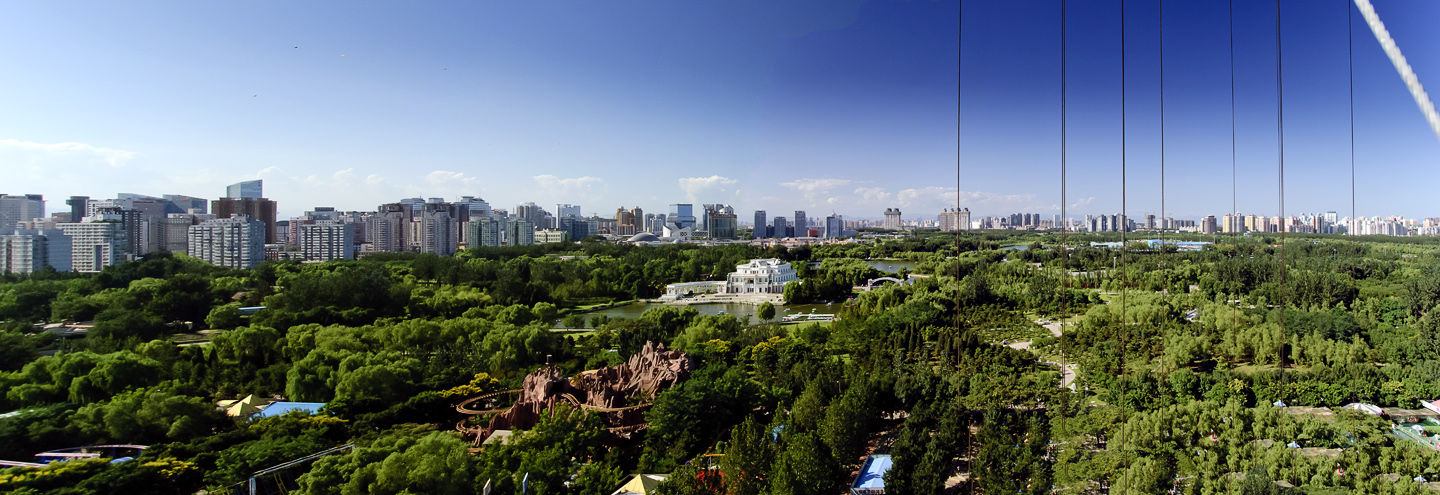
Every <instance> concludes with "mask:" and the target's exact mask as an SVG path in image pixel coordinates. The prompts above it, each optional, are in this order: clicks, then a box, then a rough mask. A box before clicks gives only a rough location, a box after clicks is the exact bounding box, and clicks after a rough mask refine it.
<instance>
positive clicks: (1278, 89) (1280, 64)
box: [1275, 0, 1290, 372]
mask: <svg viewBox="0 0 1440 495" xmlns="http://www.w3.org/2000/svg"><path fill="white" fill-rule="evenodd" d="M1282 41H1283V40H1282V38H1281V36H1280V0H1275V129H1276V134H1277V135H1278V137H1279V144H1280V146H1279V149H1280V224H1281V227H1282V228H1281V229H1280V286H1279V287H1278V289H1279V291H1280V294H1279V295H1280V369H1281V371H1282V372H1283V371H1284V369H1285V361H1286V359H1285V354H1286V352H1285V278H1286V272H1288V271H1290V269H1289V267H1287V266H1286V265H1285V231H1287V230H1290V222H1289V220H1288V219H1286V218H1285V70H1284V68H1285V59H1284V52H1285V50H1284V45H1283V43H1282Z"/></svg>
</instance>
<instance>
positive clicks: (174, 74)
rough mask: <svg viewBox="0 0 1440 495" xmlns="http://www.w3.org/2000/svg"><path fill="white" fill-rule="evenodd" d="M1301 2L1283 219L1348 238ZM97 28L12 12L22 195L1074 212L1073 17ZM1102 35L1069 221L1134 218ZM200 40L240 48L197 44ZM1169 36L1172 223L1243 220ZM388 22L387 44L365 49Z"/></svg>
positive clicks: (1217, 99)
mask: <svg viewBox="0 0 1440 495" xmlns="http://www.w3.org/2000/svg"><path fill="white" fill-rule="evenodd" d="M1072 3H1073V2H1072ZM1269 5H1270V4H1265V5H1260V4H1250V3H1242V4H1240V5H1237V6H1236V14H1235V18H1236V22H1235V29H1236V40H1235V43H1236V53H1237V58H1236V59H1235V66H1236V96H1237V106H1238V110H1239V113H1238V114H1237V116H1236V120H1237V127H1236V132H1237V133H1238V134H1239V139H1238V140H1237V143H1236V148H1237V150H1236V155H1237V156H1236V159H1237V165H1236V166H1237V168H1238V171H1237V173H1236V176H1237V177H1236V181H1235V183H1234V185H1233V187H1234V188H1235V191H1236V196H1237V198H1236V199H1235V201H1236V203H1237V205H1236V207H1234V208H1233V209H1234V210H1239V211H1242V212H1265V213H1268V214H1272V215H1273V214H1275V213H1277V212H1278V208H1279V206H1278V204H1277V203H1278V201H1277V195H1276V192H1275V189H1276V185H1277V184H1276V176H1277V173H1276V172H1277V170H1276V150H1275V135H1274V134H1275V133H1274V130H1275V122H1274V118H1275V103H1276V101H1275V98H1274V90H1275V81H1274V76H1275V67H1274V61H1273V59H1274V55H1275V54H1274V36H1275V33H1274V17H1273V10H1272V9H1271V8H1270V7H1269ZM1307 5H1308V4H1307ZM1300 6H1302V4H1301V3H1299V2H1294V1H1287V2H1284V3H1282V7H1283V8H1284V13H1285V16H1286V17H1285V18H1284V26H1285V28H1284V29H1285V31H1284V40H1285V49H1286V56H1285V66H1284V67H1285V75H1286V78H1285V91H1286V93H1285V96H1286V100H1285V108H1286V114H1287V115H1288V116H1289V117H1290V119H1289V120H1288V121H1287V124H1286V145H1287V146H1286V150H1287V158H1286V160H1287V164H1288V165H1289V168H1291V171H1292V174H1290V175H1289V176H1288V177H1287V183H1286V186H1287V189H1286V190H1287V198H1286V199H1287V202H1286V205H1285V208H1286V210H1287V211H1297V212H1298V211H1311V212H1313V211H1328V210H1337V211H1344V212H1346V213H1347V214H1348V213H1349V208H1348V205H1346V204H1343V203H1346V202H1348V201H1341V200H1338V198H1340V197H1343V196H1347V195H1348V193H1349V190H1350V181H1349V160H1348V157H1349V147H1348V134H1349V113H1348V107H1349V105H1348V99H1347V90H1348V74H1349V73H1348V71H1347V70H1346V69H1347V66H1346V56H1347V51H1346V50H1347V48H1346V39H1347V36H1348V35H1349V34H1351V33H1347V31H1346V29H1345V22H1346V17H1345V16H1346V12H1345V10H1343V9H1341V8H1340V6H1339V5H1338V4H1337V5H1336V6H1335V8H1333V9H1307V8H1299V7H1300ZM88 7H89V8H86V9H74V8H67V7H66V6H53V5H47V4H37V5H25V6H20V7H19V8H18V9H17V12H16V15H14V16H10V17H9V18H8V19H9V20H0V26H4V27H5V28H6V29H0V39H4V40H6V41H10V42H12V44H18V43H21V42H22V40H23V42H24V43H25V45H26V46H36V47H38V48H37V49H35V50H33V51H27V52H25V53H22V54H18V55H17V57H15V58H13V59H10V60H7V61H0V67H3V68H4V69H5V70H6V71H7V74H13V75H14V77H10V78H7V79H6V80H5V81H0V88H3V89H5V90H7V91H9V93H10V94H15V95H21V96H24V98H15V99H12V100H10V101H6V102H0V111H5V112H6V114H7V115H12V116H14V118H12V119H7V121H6V122H3V123H0V164H4V168H5V169H7V171H10V172H12V173H10V174H9V177H8V178H9V180H7V186H6V188H7V189H9V191H8V192H9V193H10V194H26V193H38V194H43V195H45V196H46V197H47V198H52V201H53V199H58V198H64V197H67V196H70V195H88V196H92V197H97V198H105V197H112V196H113V195H114V194H115V193H118V192H136V193H141V194H148V195H157V196H158V195H160V194H164V193H167V192H169V193H180V194H188V195H197V197H205V198H215V197H219V196H220V194H219V193H217V192H216V191H223V188H224V187H225V186H226V185H228V184H232V183H236V182H240V181H244V180H256V179H263V180H265V181H266V182H267V186H268V189H269V191H270V193H269V196H271V199H275V200H276V201H277V202H278V203H279V205H280V210H279V215H278V216H279V217H281V218H288V217H290V216H294V215H298V214H299V213H300V212H302V211H304V210H305V209H308V208H310V207H313V206H321V205H325V206H334V207H336V208H340V209H345V210H369V209H373V208H374V206H375V205H378V204H382V203H385V202H389V201H393V200H394V199H397V198H406V197H416V196H419V197H445V198H456V197H459V196H462V195H472V196H479V197H482V198H485V199H486V200H487V201H489V202H491V203H492V204H494V205H497V206H499V207H502V208H508V207H510V206H512V205H516V204H520V203H523V202H531V201H533V202H536V203H538V204H551V205H553V204H557V203H579V204H582V205H594V208H595V209H593V210H591V211H606V210H608V209H611V208H614V207H616V206H620V205H634V204H641V205H649V206H651V207H656V206H663V205H666V204H670V203H676V202H681V201H688V202H691V203H693V204H701V203H705V202H725V203H729V204H732V205H734V206H735V207H736V210H737V211H742V212H748V211H753V210H760V209H763V210H769V211H775V212H780V211H791V210H796V209H805V210H808V211H814V212H825V213H828V212H830V211H835V212H836V213H839V214H841V215H845V216H847V217H850V218H864V217H872V216H873V215H876V214H877V213H876V212H879V211H883V210H884V209H885V208H888V207H899V208H902V209H904V210H907V211H915V212H917V213H919V212H927V213H926V214H927V215H933V214H936V213H938V212H939V211H940V210H941V209H942V208H944V207H953V206H956V204H957V202H956V196H957V195H958V196H959V197H960V201H959V202H958V204H959V205H960V206H962V207H968V208H970V210H971V211H972V212H974V214H975V215H977V216H980V215H1002V214H1008V213H1010V212H1013V211H1035V212H1041V213H1046V214H1050V213H1059V210H1060V204H1059V203H1060V195H1059V190H1058V189H1059V180H1058V167H1059V96H1060V92H1059V77H1058V75H1059V72H1058V68H1059V55H1060V53H1059V38H1058V33H1059V10H1058V4H1052V3H1043V4H1042V3H1035V2H1004V3H994V4H974V3H972V6H967V7H966V12H965V16H966V19H967V20H966V21H965V22H964V28H965V31H964V36H963V37H964V49H963V51H962V50H961V46H960V45H959V44H958V43H957V42H956V40H957V39H958V38H959V35H960V25H959V23H958V22H956V19H957V16H958V15H959V13H960V12H959V9H958V5H957V4H953V3H947V2H932V3H923V2H922V3H903V4H902V3H894V2H873V3H867V4H863V5H861V4H854V5H843V6H836V5H831V4H818V3H817V4H795V5H792V6H790V8H788V9H786V8H780V7H776V6H770V5H768V4H763V3H743V2H742V3H733V4H727V5H725V6H712V7H711V8H712V10H710V11H704V9H698V10H699V11H697V10H690V9H684V8H681V7H677V6H655V5H652V4H648V3H643V2H619V3H615V4H611V5H607V6H605V7H604V8H601V7H597V6H585V5H575V6H572V7H573V8H571V9H546V8H544V7H541V6H532V5H486V6H474V5H437V6H431V7H428V8H415V9H402V10H399V11H392V10H391V9H387V8H385V7H383V6H379V5H370V4H362V5H357V6H346V7H345V8H340V7H337V6H333V5H332V6H326V5H307V6H301V7H295V8H293V9H292V8H290V7H287V11H292V10H293V12H290V13H291V14H292V16H290V17H286V18H279V17H276V16H270V15H267V14H265V13H264V11H265V10H266V8H265V6H263V5H262V6H260V7H258V8H257V9H256V10H254V11H244V12H235V11H232V10H230V9H229V8H228V7H223V6H205V5H188V6H185V7H183V8H179V9H158V8H156V7H153V6H152V7H146V6H139V7H135V8H128V7H127V8H120V7H115V6H107V5H104V4H94V5H90V6H88ZM1155 7H1156V5H1155V4H1154V3H1149V2H1129V3H1127V14H1128V15H1129V19H1130V21H1129V24H1128V25H1127V30H1126V31H1127V36H1128V38H1127V43H1126V46H1127V52H1126V62H1127V64H1128V65H1127V67H1126V71H1125V72H1126V81H1127V82H1128V83H1127V84H1126V88H1127V91H1128V92H1127V96H1126V101H1125V105H1126V109H1127V112H1126V118H1127V128H1128V135H1127V136H1126V137H1125V138H1126V140H1127V144H1128V146H1129V149H1128V156H1127V166H1128V169H1127V170H1128V171H1129V177H1127V180H1128V181H1129V183H1128V188H1127V190H1126V192H1127V194H1128V196H1129V201H1128V208H1127V209H1126V210H1127V212H1128V213H1129V214H1130V215H1132V216H1139V215H1142V214H1144V213H1147V212H1153V213H1156V214H1158V213H1159V210H1160V209H1161V208H1160V204H1159V200H1158V192H1159V187H1158V182H1157V179H1158V170H1159V166H1158V165H1159V163H1158V162H1159V160H1158V159H1159V156H1160V155H1159V138H1158V134H1157V131H1158V124H1159V123H1160V121H1159V109H1160V107H1159V103H1158V96H1159V92H1158V89H1159V86H1158V76H1159V73H1160V71H1159V67H1158V62H1159V61H1160V58H1159V56H1158V51H1157V46H1156V45H1157V43H1156V41H1158V40H1159V32H1158V27H1159V25H1158V22H1157V21H1158V20H1159V17H1158V12H1157V11H1156V9H1155ZM1376 9H1377V11H1378V12H1379V14H1380V16H1381V17H1382V18H1383V19H1384V20H1385V22H1386V23H1387V26H1388V28H1389V30H1390V32H1391V34H1392V35H1393V36H1394V37H1395V39H1396V42H1397V43H1398V45H1399V46H1400V47H1401V48H1402V49H1403V50H1404V51H1405V52H1406V54H1407V55H1408V57H1409V59H1410V60H1411V62H1412V65H1414V69H1415V71H1416V73H1417V75H1418V77H1419V79H1420V80H1421V81H1422V82H1423V81H1436V80H1440V64H1436V63H1434V62H1433V61H1434V60H1440V48H1437V47H1440V33H1437V32H1435V31H1434V30H1431V29H1428V27H1427V23H1426V20H1427V19H1434V18H1437V17H1440V6H1436V5H1434V4H1424V3H1420V4H1417V3H1405V2H1398V1H1378V2H1376ZM336 10H341V11H343V12H344V15H343V16H341V19H340V20H338V21H333V22H332V18H333V17H334V14H335V11H336ZM759 13H765V14H768V16H761V15H757V14H759ZM1118 13H1119V12H1118V2H1117V3H1116V4H1115V5H1110V4H1108V3H1107V4H1103V5H1102V4H1079V3H1074V4H1073V5H1070V6H1069V20H1070V35H1069V37H1068V40H1069V46H1068V57H1069V59H1068V64H1069V67H1070V78H1069V95H1068V96H1069V99H1070V101H1069V104H1070V107H1069V108H1070V110H1069V119H1070V125H1069V129H1070V136H1069V139H1070V153H1069V156H1068V162H1069V163H1068V166H1069V178H1070V179H1069V180H1070V182H1069V186H1068V200H1069V202H1070V203H1071V204H1070V205H1067V206H1068V207H1067V210H1068V211H1067V214H1068V215H1069V216H1075V215H1076V214H1084V213H1086V212H1095V213H1099V212H1106V213H1109V212H1116V211H1120V210H1121V208H1120V204H1119V198H1118V196H1119V192H1120V191H1119V187H1118V182H1119V175H1118V169H1119V165H1120V156H1119V155H1120V153H1119V151H1120V142H1121V136H1120V122H1119V120H1120V119H1119V108H1120V107H1121V99H1120V97H1119V92H1120V78H1119V75H1120V68H1119V61H1120V57H1119V20H1118V17H1119V16H1118V15H1117V14H1118ZM214 16H238V18H237V20H239V21H244V22H236V23H234V24H233V25H222V26H214V27H213V29H207V30H199V29H197V28H195V27H194V26H198V25H208V24H206V23H205V22H204V19H208V18H211V17H214ZM452 17H453V18H455V19H463V20H465V21H466V22H472V21H475V20H476V19H483V20H484V22H483V23H484V24H485V26H483V27H484V29H473V30H464V31H462V30H459V29H457V28H456V26H457V24H454V22H456V21H451V20H449V18H452ZM1165 18H1166V21H1165V25H1166V31H1165V33H1166V36H1165V42H1166V45H1165V51H1166V55H1167V57H1169V58H1170V60H1169V62H1168V63H1167V64H1166V66H1165V74H1166V76H1167V77H1166V86H1165V88H1166V96H1167V97H1168V98H1167V100H1166V107H1165V109H1166V111H1167V114H1166V121H1165V122H1166V125H1167V140H1166V146H1167V148H1166V149H1167V153H1166V155H1165V156H1166V159H1167V162H1166V167H1167V169H1166V170H1167V188H1166V192H1167V202H1166V205H1165V209H1166V214H1167V216H1173V217H1177V218H1182V217H1183V218H1199V217H1203V216H1204V215H1207V214H1213V213H1216V212H1226V211H1230V210H1232V208H1231V207H1230V206H1229V203H1230V200H1231V198H1230V195H1229V194H1226V193H1228V192H1229V191H1230V190H1231V187H1232V184H1231V181H1230V180H1229V179H1230V174H1229V172H1230V171H1229V170H1228V169H1229V168H1230V156H1229V153H1228V148H1229V147H1230V131H1231V128H1230V114H1229V109H1228V105H1227V103H1229V102H1228V98H1229V83H1228V81H1229V80H1228V74H1229V63H1230V60H1229V55H1228V53H1229V52H1228V46H1229V45H1228V40H1227V39H1226V37H1225V35H1226V33H1227V32H1228V31H1227V29H1228V21H1227V19H1228V12H1226V11H1225V10H1223V9H1217V8H1215V7H1214V6H1209V5H1179V4H1176V5H1173V6H1169V7H1168V8H1167V10H1166V16H1165ZM22 19H23V21H22ZM498 19H503V20H504V21H505V22H499V21H498ZM976 19H979V20H976ZM716 20H719V21H720V22H716ZM981 20H983V22H982V21H981ZM1350 20H1351V22H1352V25H1353V27H1354V31H1353V35H1354V42H1353V47H1354V60H1355V72H1354V74H1355V88H1356V92H1355V97H1356V101H1355V106H1356V114H1355V119H1356V124H1355V133H1356V162H1357V163H1356V176H1357V177H1356V182H1355V189H1356V194H1357V203H1358V204H1357V213H1358V214H1359V215H1361V216H1377V215H1379V216H1383V215H1392V214H1399V215H1402V216H1407V217H1424V216H1427V215H1432V214H1433V213H1431V212H1429V211H1426V208H1427V207H1428V206H1429V205H1427V204H1425V202H1424V198H1423V195H1411V194H1394V190H1395V189H1396V188H1397V187H1404V184H1407V183H1408V184H1423V183H1428V182H1434V181H1435V180H1437V179H1440V171H1437V170H1435V169H1434V167H1430V166H1428V165H1429V164H1430V163H1433V158H1434V157H1435V156H1436V155H1437V154H1440V143H1437V142H1436V140H1435V138H1434V136H1432V135H1430V132H1429V129H1428V128H1427V127H1426V125H1425V122H1424V119H1423V117H1422V116H1421V115H1420V114H1419V112H1417V111H1416V110H1415V105H1414V103H1413V101H1411V100H1410V96H1409V94H1408V92H1407V91H1406V88H1405V86H1404V84H1403V83H1402V82H1401V81H1400V78H1399V77H1398V76H1397V75H1396V73H1395V70H1394V69H1393V68H1392V67H1391V66H1390V65H1389V62H1388V60H1387V59H1386V57H1385V54H1384V53H1383V52H1382V51H1381V50H1380V48H1379V46H1378V44H1377V43H1376V42H1375V39H1374V37H1373V36H1371V34H1370V33H1369V31H1368V29H1367V28H1366V26H1365V24H1364V21H1363V20H1362V19H1361V17H1360V15H1359V14H1358V13H1355V14H1354V15H1353V16H1352V18H1351V19H1350ZM492 24H493V25H492ZM242 26H243V27H242ZM377 26H384V27H385V28H386V31H385V32H386V33H388V34H387V35H385V36H372V33H373V31H374V30H375V28H376V27H377ZM617 32H624V33H626V34H616V33H617ZM181 40H183V42H181ZM501 47H504V49H501ZM342 55H344V56H343V57H342ZM958 59H963V61H961V60H958ZM662 60H663V61H664V62H663V63H662V62H657V61H662ZM62 61H63V62H62ZM94 71H100V72H104V73H106V74H107V75H108V76H109V77H107V78H104V80H103V81H102V80H99V79H96V78H94V77H91V76H90V74H91V73H92V72H94ZM957 86H958V87H959V88H960V93H959V94H958V95H957V94H956V88H957ZM957 108H958V111H959V112H960V124H959V125H960V128H959V134H960V138H959V143H958V148H959V177H958V179H959V183H960V188H959V192H957V190H956V189H955V186H954V185H953V184H954V182H955V180H956V179H957V177H956V169H955V167H956V150H957V142H956V131H957V129H956V120H955V115H956V112H957ZM657 172H659V173H657ZM62 174H63V175H62ZM62 177H63V180H62ZM1398 177H1404V178H1405V180H1404V182H1403V183H1397V181H1396V180H1395V179H1396V178H1398ZM1336 203H1341V204H1336ZM51 208H52V209H56V208H58V207H56V206H54V205H52V206H51ZM587 208H589V207H587ZM931 212H933V213H931ZM821 216H823V215H817V216H816V218H818V217H821Z"/></svg>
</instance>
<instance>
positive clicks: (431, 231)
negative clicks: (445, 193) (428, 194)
mask: <svg viewBox="0 0 1440 495" xmlns="http://www.w3.org/2000/svg"><path fill="white" fill-rule="evenodd" d="M454 209H455V208H452V207H451V205H450V204H449V203H426V204H425V208H424V210H423V211H422V212H421V214H420V218H419V219H417V221H418V222H420V229H419V233H420V237H419V240H420V252H422V253H435V254H438V255H441V256H448V255H452V254H455V249H456V245H455V244H456V241H457V240H458V239H459V232H458V230H457V229H458V227H459V225H460V222H459V219H458V218H456V215H454V213H456V212H455V211H452V210H454Z"/></svg>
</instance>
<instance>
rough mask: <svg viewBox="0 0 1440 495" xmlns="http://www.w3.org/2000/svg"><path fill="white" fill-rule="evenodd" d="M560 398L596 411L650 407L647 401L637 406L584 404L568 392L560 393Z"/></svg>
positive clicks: (617, 410) (582, 407)
mask: <svg viewBox="0 0 1440 495" xmlns="http://www.w3.org/2000/svg"><path fill="white" fill-rule="evenodd" d="M560 398H562V399H565V400H567V401H570V403H571V404H574V405H575V406H576V407H579V408H581V409H584V410H587V411H596V412H620V411H629V410H632V409H640V408H643V407H650V403H648V402H647V403H644V404H640V405H638V406H626V407H600V406H592V405H590V404H586V403H584V402H580V400H579V399H576V398H575V396H573V395H570V394H560Z"/></svg>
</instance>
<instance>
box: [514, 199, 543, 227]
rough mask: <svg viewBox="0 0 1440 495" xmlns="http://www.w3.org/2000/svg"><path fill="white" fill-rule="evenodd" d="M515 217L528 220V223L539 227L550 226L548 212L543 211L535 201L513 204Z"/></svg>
mask: <svg viewBox="0 0 1440 495" xmlns="http://www.w3.org/2000/svg"><path fill="white" fill-rule="evenodd" d="M515 217H516V218H523V219H525V220H527V221H529V222H530V225H531V226H532V227H533V226H539V227H542V228H543V227H550V226H551V224H550V222H549V218H550V212H547V211H545V209H544V208H541V207H540V205H537V204H535V203H521V204H519V205H516V206H515Z"/></svg>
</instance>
